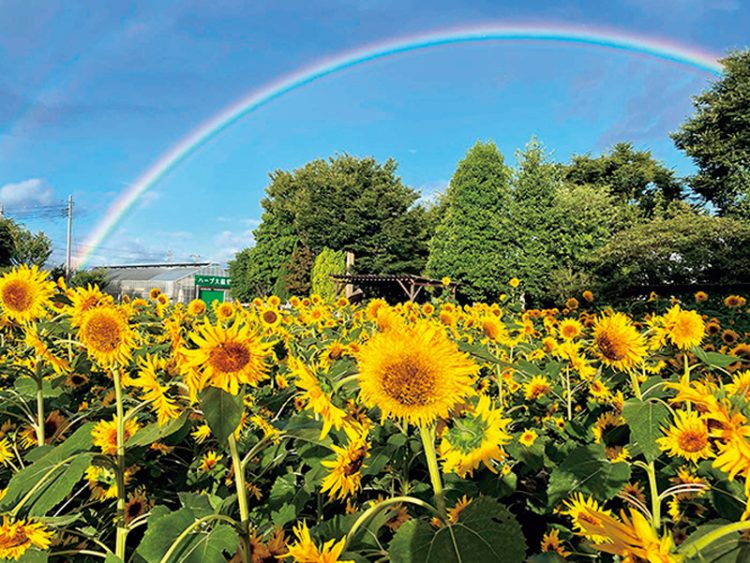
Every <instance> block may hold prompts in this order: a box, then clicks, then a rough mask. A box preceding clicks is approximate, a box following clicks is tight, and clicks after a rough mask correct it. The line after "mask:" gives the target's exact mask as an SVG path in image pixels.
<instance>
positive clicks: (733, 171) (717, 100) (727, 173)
mask: <svg viewBox="0 0 750 563" xmlns="http://www.w3.org/2000/svg"><path fill="white" fill-rule="evenodd" d="M721 62H722V63H723V64H724V75H723V76H722V78H720V79H719V80H717V81H716V82H714V83H713V84H712V85H711V87H710V88H709V89H708V90H707V91H705V92H703V93H702V94H700V95H699V96H696V97H695V98H694V99H693V105H694V106H695V114H694V115H693V116H692V117H691V118H690V119H688V120H687V121H686V122H685V123H684V124H683V125H682V127H680V130H679V131H677V132H676V133H674V134H672V139H673V140H674V142H675V145H677V148H679V149H681V150H683V151H685V153H687V155H688V156H690V157H691V158H692V159H693V162H695V164H696V166H697V167H698V172H697V173H696V174H695V175H694V176H692V177H691V178H690V180H689V183H690V187H691V188H692V189H693V190H694V191H695V192H696V193H698V194H699V195H701V196H702V197H703V198H704V199H705V200H706V201H708V202H709V203H711V204H712V205H713V206H714V207H715V208H716V209H717V210H718V211H719V213H720V214H727V213H741V214H742V215H744V216H745V217H750V50H745V51H738V52H735V53H732V54H730V55H729V56H727V57H725V58H724V59H722V60H721Z"/></svg>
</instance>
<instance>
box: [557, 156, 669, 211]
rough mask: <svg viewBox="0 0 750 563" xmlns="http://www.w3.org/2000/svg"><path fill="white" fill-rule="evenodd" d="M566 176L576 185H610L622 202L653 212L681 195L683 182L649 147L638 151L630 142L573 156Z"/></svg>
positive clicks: (608, 186)
mask: <svg viewBox="0 0 750 563" xmlns="http://www.w3.org/2000/svg"><path fill="white" fill-rule="evenodd" d="M565 179H566V180H567V181H568V182H570V183H572V184H576V185H586V184H588V185H592V186H602V187H607V188H609V191H610V193H611V194H612V195H613V196H615V197H616V198H618V199H619V200H620V201H622V202H627V203H633V204H636V205H638V206H639V207H640V208H641V209H642V210H643V211H644V212H646V213H648V214H650V213H652V212H653V211H654V208H655V207H656V206H657V204H658V203H659V202H661V201H663V202H670V201H674V200H678V199H680V198H681V197H682V192H683V189H682V185H681V183H680V182H679V181H678V180H677V179H676V178H675V175H674V172H673V171H672V170H670V169H669V168H666V167H665V166H664V165H663V164H662V163H661V162H659V161H658V160H656V159H655V158H654V157H653V156H652V155H651V152H649V151H638V150H635V149H634V148H633V145H632V144H631V143H617V144H616V145H614V146H613V147H612V149H611V150H610V151H609V152H608V153H605V154H602V155H600V156H597V157H592V156H590V155H577V156H574V157H573V159H572V162H571V163H570V164H569V165H567V167H566V169H565Z"/></svg>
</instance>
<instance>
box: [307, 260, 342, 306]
mask: <svg viewBox="0 0 750 563" xmlns="http://www.w3.org/2000/svg"><path fill="white" fill-rule="evenodd" d="M345 270H346V253H345V252H341V251H336V250H331V249H330V248H324V249H323V250H322V251H321V252H320V254H318V255H317V256H316V257H315V263H314V264H313V267H312V276H311V277H312V292H313V293H316V294H317V295H320V296H321V297H322V298H323V299H325V300H328V301H331V300H333V299H334V298H335V297H336V283H335V282H334V281H333V278H332V277H331V276H332V275H334V274H343V273H345Z"/></svg>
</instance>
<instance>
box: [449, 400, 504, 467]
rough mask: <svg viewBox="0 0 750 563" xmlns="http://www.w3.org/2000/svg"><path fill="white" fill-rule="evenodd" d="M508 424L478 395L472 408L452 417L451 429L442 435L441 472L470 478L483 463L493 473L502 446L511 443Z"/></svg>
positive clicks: (501, 458) (502, 455)
mask: <svg viewBox="0 0 750 563" xmlns="http://www.w3.org/2000/svg"><path fill="white" fill-rule="evenodd" d="M509 423H510V419H509V418H502V414H501V412H500V411H499V410H496V409H493V408H492V406H491V404H490V398H489V397H488V396H487V395H482V396H481V397H480V398H479V400H478V401H477V403H476V406H475V407H474V408H472V409H470V410H468V411H466V412H464V413H462V414H461V416H457V417H454V418H453V421H452V426H451V427H450V428H449V429H448V430H447V431H446V432H445V433H444V434H443V438H442V441H441V442H440V455H441V457H442V458H443V460H444V464H443V471H445V472H446V473H451V472H452V473H455V474H457V475H458V476H459V477H461V478H463V477H465V476H466V475H469V476H471V475H472V474H473V473H474V470H475V469H477V468H478V467H479V465H480V464H482V463H483V464H484V465H485V466H486V467H487V468H488V469H489V470H490V471H492V472H494V473H496V472H497V471H496V469H495V468H494V466H493V464H492V462H493V461H496V462H499V461H502V460H503V459H505V457H506V453H505V451H504V450H503V448H502V446H504V445H505V444H507V443H508V442H510V441H511V436H510V434H508V432H507V428H508V424H509Z"/></svg>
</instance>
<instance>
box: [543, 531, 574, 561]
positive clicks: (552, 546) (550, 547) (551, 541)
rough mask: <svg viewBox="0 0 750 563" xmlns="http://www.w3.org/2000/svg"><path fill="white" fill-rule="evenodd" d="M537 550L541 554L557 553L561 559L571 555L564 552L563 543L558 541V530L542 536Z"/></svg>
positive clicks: (568, 552)
mask: <svg viewBox="0 0 750 563" xmlns="http://www.w3.org/2000/svg"><path fill="white" fill-rule="evenodd" d="M539 548H540V550H541V551H542V553H548V552H551V553H557V555H559V556H560V557H562V558H563V559H565V558H566V557H569V556H570V555H572V554H571V552H570V551H566V550H565V548H564V547H563V542H562V540H561V539H560V530H550V531H549V532H547V533H546V534H544V536H543V537H542V543H541V545H540V546H539Z"/></svg>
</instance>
